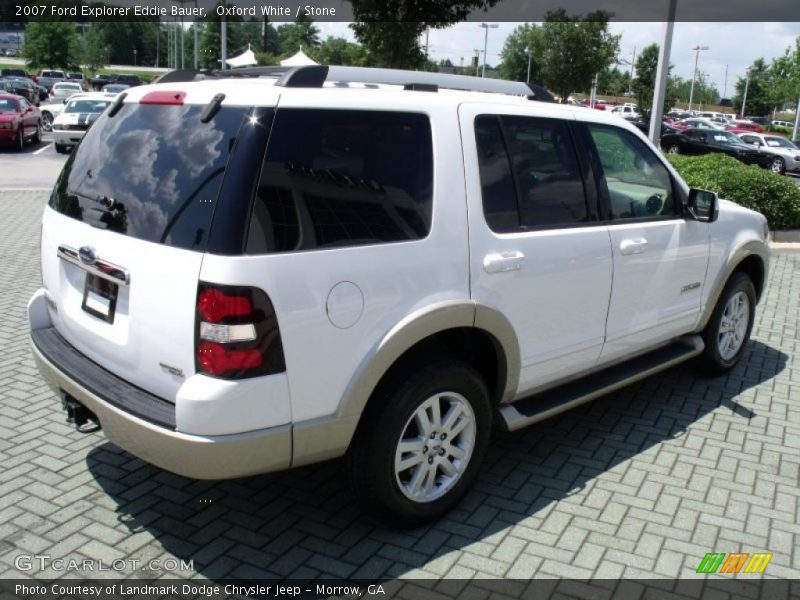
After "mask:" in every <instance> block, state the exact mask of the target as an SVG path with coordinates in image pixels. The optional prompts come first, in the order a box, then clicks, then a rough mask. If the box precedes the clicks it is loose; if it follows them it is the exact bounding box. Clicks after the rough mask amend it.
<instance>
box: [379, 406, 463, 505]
mask: <svg viewBox="0 0 800 600" xmlns="http://www.w3.org/2000/svg"><path fill="white" fill-rule="evenodd" d="M475 438H476V429H475V412H474V411H473V409H472V406H471V405H470V403H469V402H468V401H467V399H466V398H465V397H464V396H462V395H461V394H458V393H456V392H440V393H437V394H435V395H434V396H431V397H430V398H428V399H427V400H425V401H424V402H423V403H422V404H420V406H419V407H418V408H417V410H415V411H414V414H412V415H411V417H410V418H409V419H408V421H407V422H406V424H405V427H403V433H402V434H401V435H400V439H399V440H398V444H397V448H396V450H395V459H394V472H395V480H396V481H397V485H398V486H399V488H400V491H401V492H402V493H403V494H404V495H405V496H406V498H408V499H409V500H412V501H414V502H419V503H425V502H432V501H434V500H436V499H437V498H441V497H442V496H444V495H445V494H446V493H447V492H448V491H450V490H451V489H452V488H453V486H455V485H456V483H458V481H459V479H461V476H462V475H463V474H464V472H465V471H466V469H467V466H468V465H469V461H470V458H471V457H472V451H473V449H474V448H475Z"/></svg>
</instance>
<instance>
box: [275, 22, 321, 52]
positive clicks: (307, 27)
mask: <svg viewBox="0 0 800 600" xmlns="http://www.w3.org/2000/svg"><path fill="white" fill-rule="evenodd" d="M277 32H278V44H279V46H280V52H281V54H294V53H295V52H297V51H298V50H300V48H305V50H306V51H309V50H310V51H311V53H313V50H314V48H319V46H320V41H319V28H318V27H317V26H316V25H314V21H311V20H310V19H308V17H301V18H298V19H297V21H295V22H294V23H287V24H286V25H281V26H280V27H278V29H277Z"/></svg>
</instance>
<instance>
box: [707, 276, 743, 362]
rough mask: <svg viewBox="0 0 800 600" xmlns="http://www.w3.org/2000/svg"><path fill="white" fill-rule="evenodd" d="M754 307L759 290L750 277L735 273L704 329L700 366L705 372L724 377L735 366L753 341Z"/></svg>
mask: <svg viewBox="0 0 800 600" xmlns="http://www.w3.org/2000/svg"><path fill="white" fill-rule="evenodd" d="M755 307H756V290H755V287H754V286H753V282H752V281H751V279H750V277H748V276H747V275H746V274H745V273H742V272H736V273H734V274H733V276H732V277H731V278H730V280H729V281H728V283H727V284H726V285H725V289H724V290H723V291H722V294H721V295H720V297H719V300H718V301H717V306H716V307H715V308H714V312H713V313H712V314H711V318H710V319H709V321H708V325H706V328H705V330H703V341H704V342H705V345H706V347H705V350H704V351H703V354H701V355H700V356H699V364H700V366H701V367H702V368H703V369H704V370H705V371H707V372H709V373H711V374H714V375H721V374H723V373H725V372H727V371H730V370H731V369H732V368H733V367H734V366H736V363H737V362H739V359H740V358H741V357H742V354H743V352H744V348H745V346H746V345H747V341H748V340H749V339H750V332H751V331H752V329H753V318H754V316H755Z"/></svg>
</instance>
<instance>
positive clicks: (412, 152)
mask: <svg viewBox="0 0 800 600" xmlns="http://www.w3.org/2000/svg"><path fill="white" fill-rule="evenodd" d="M432 193H433V152H432V144H431V127H430V121H429V119H428V117H427V116H425V115H422V114H417V113H400V112H387V111H349V110H316V109H279V110H278V111H277V112H276V116H275V121H274V123H273V128H272V132H271V134H270V140H269V145H268V147H267V152H266V156H265V158H264V163H263V166H262V171H261V177H260V180H259V183H258V188H257V190H256V197H255V200H254V203H253V212H252V218H251V221H250V233H249V236H248V244H247V251H248V252H249V253H253V254H261V253H272V252H289V251H302V250H313V249H319V248H335V247H341V246H356V245H364V244H381V243H390V242H402V241H409V240H417V239H420V238H424V237H426V236H427V235H428V232H429V230H430V225H431V198H432Z"/></svg>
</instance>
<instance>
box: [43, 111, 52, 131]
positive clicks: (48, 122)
mask: <svg viewBox="0 0 800 600" xmlns="http://www.w3.org/2000/svg"><path fill="white" fill-rule="evenodd" d="M42 129H44V130H45V131H53V115H52V114H51V113H49V112H47V111H44V112H43V113H42Z"/></svg>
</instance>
